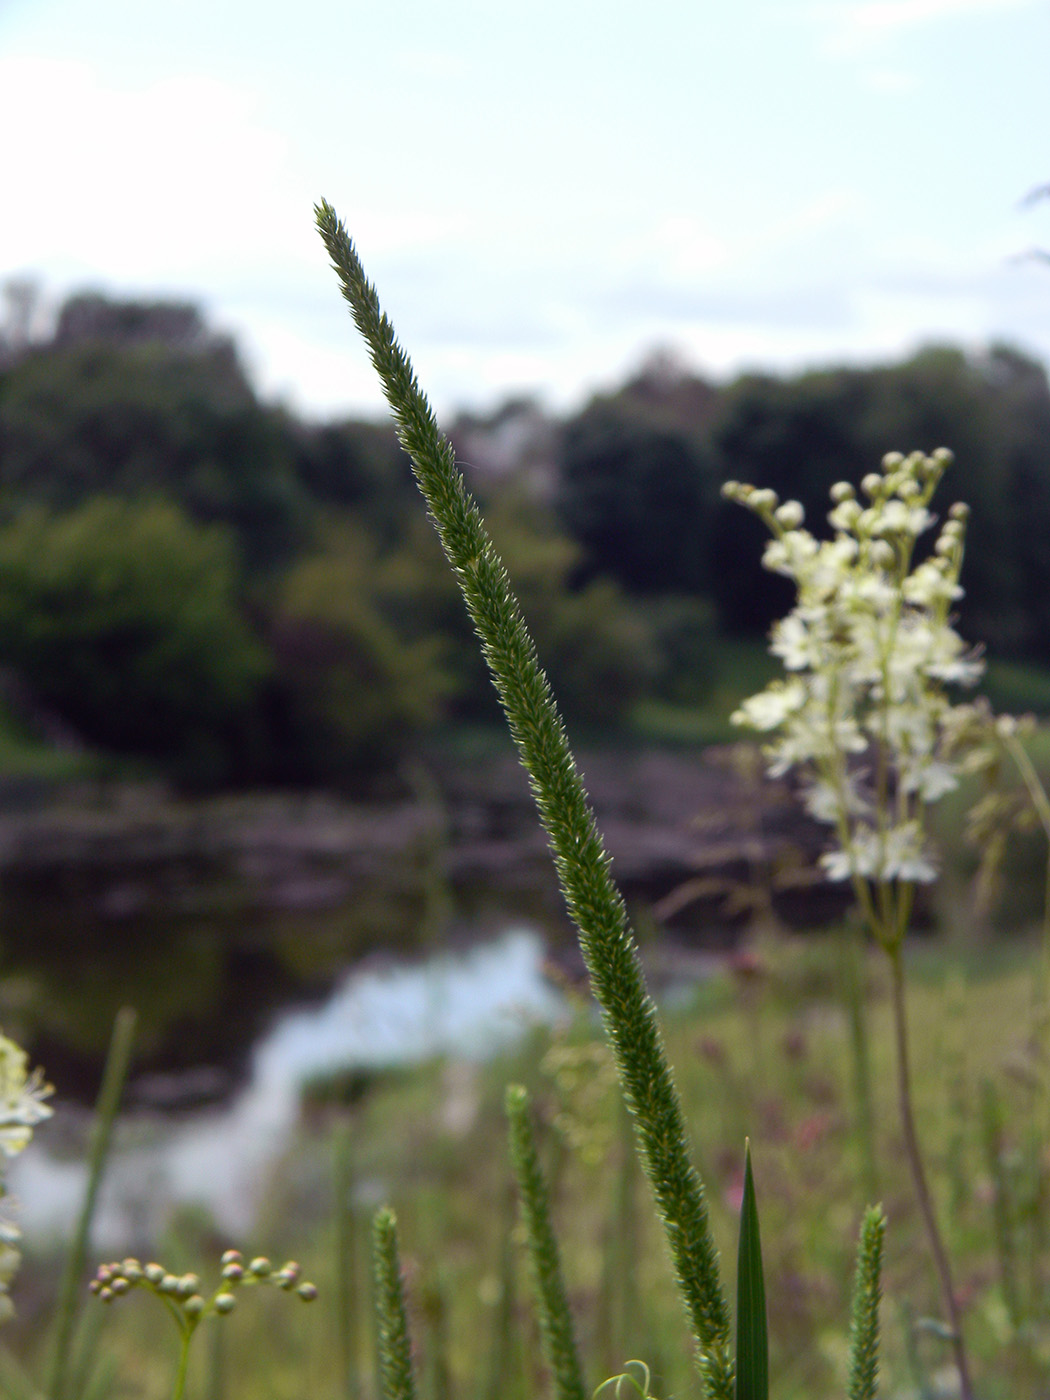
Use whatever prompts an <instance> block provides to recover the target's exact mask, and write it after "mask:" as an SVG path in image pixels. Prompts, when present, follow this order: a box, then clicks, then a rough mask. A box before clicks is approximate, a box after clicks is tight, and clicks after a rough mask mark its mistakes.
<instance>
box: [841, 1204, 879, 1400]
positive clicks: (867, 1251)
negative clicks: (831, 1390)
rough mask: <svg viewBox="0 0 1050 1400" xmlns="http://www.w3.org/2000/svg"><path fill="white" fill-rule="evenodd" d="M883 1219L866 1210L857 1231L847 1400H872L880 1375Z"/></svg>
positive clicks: (875, 1208)
mask: <svg viewBox="0 0 1050 1400" xmlns="http://www.w3.org/2000/svg"><path fill="white" fill-rule="evenodd" d="M885 1238H886V1217H885V1215H884V1214H883V1213H882V1208H881V1206H869V1207H868V1209H867V1210H866V1211H865V1212H864V1220H863V1221H862V1223H861V1227H860V1247H859V1249H858V1251H857V1270H856V1273H855V1275H854V1279H853V1311H852V1319H851V1322H850V1331H849V1400H875V1394H876V1386H877V1383H878V1374H879V1301H880V1299H881V1297H882V1248H883V1243H884V1241H885Z"/></svg>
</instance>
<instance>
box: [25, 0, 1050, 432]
mask: <svg viewBox="0 0 1050 1400" xmlns="http://www.w3.org/2000/svg"><path fill="white" fill-rule="evenodd" d="M1048 58H1050V5H1048V3H1047V0H733V3H731V4H730V3H726V0H719V3H714V0H646V3H644V4H642V3H641V0H632V3H617V0H600V3H599V0H529V3H528V4H527V5H526V4H523V3H520V0H519V3H509V2H508V0H296V2H295V3H294V4H290V3H285V4H282V5H281V6H279V7H278V6H272V5H270V4H268V3H266V0H251V3H248V0H170V3H168V4H164V5H161V4H155V3H149V2H148V0H0V125H2V130H3V133H4V136H3V163H2V167H0V168H2V177H0V180H2V183H0V279H5V278H7V277H9V276H11V275H15V274H18V275H24V274H32V275H34V276H36V277H38V278H39V279H40V281H41V283H42V285H43V287H44V289H45V291H46V292H47V293H48V294H49V296H51V297H52V299H57V298H58V297H59V296H61V295H62V294H64V293H65V292H67V291H70V290H73V289H78V288H83V287H92V288H100V289H102V290H104V291H106V292H109V293H112V294H114V295H149V296H155V295H165V296H167V295H170V296H177V297H182V298H191V299H193V300H197V301H199V302H200V303H201V304H202V305H203V306H204V308H205V309H206V311H207V313H208V315H209V317H210V318H211V319H212V321H213V322H214V323H215V324H216V325H218V326H219V327H221V328H224V329H227V330H230V331H233V332H234V333H235V334H236V335H237V337H238V339H239V341H240V343H241V345H242V348H243V351H244V353H245V356H246V359H247V362H248V364H249V366H250V368H251V370H252V371H253V373H254V375H255V377H256V380H257V382H258V383H259V385H260V387H261V388H262V389H263V391H264V392H265V393H267V394H268V395H271V396H276V397H280V398H283V399H285V400H286V401H288V402H289V403H290V404H291V405H292V406H293V407H295V408H297V409H299V410H303V411H309V412H311V413H316V414H325V415H327V414H334V413H343V412H350V411H353V412H359V411H361V410H363V409H368V410H371V409H374V408H377V407H378V405H379V402H380V400H379V396H378V392H377V390H376V388H375V386H374V381H373V376H372V371H371V369H370V367H369V365H368V363H367V360H366V358H365V355H364V352H363V351H362V350H361V349H360V348H359V346H358V344H357V343H356V340H355V333H354V331H353V328H352V325H351V323H350V320H349V317H348V314H347V312H346V311H345V309H344V305H343V303H342V301H341V299H340V297H339V295H338V292H337V289H336V286H335V282H334V279H333V277H332V274H331V273H330V272H329V271H328V270H327V268H326V264H325V258H324V253H323V250H322V248H321V245H320V241H319V239H318V238H317V236H316V234H315V233H314V231H313V219H312V205H313V202H314V201H315V200H316V199H317V198H319V197H320V196H322V195H323V196H325V197H327V198H328V199H329V200H331V202H332V203H333V204H334V205H335V206H336V208H337V209H338V211H339V213H340V214H341V215H342V217H343V219H344V220H345V222H346V223H347V225H348V227H349V229H350V231H351V233H352V234H353V236H354V237H355V239H356V241H357V244H358V247H359V250H360V252H361V255H362V258H363V259H364V262H365V266H366V268H367V270H368V272H369V274H370V275H371V277H372V278H373V279H374V280H375V281H376V282H377V283H378V286H379V291H380V295H381V297H382V298H383V301H384V303H385V305H386V308H387V310H388V312H389V313H390V315H391V317H392V319H393V321H394V324H395V326H396V327H397V329H398V332H399V334H400V336H401V338H402V340H403V341H404V342H405V344H406V346H407V348H408V349H409V352H410V354H411V355H412V356H413V358H414V360H415V363H416V368H417V371H418V372H419V375H420V378H421V380H422V382H423V385H424V387H425V388H427V389H428V390H429V391H430V392H431V394H432V396H433V397H434V399H435V401H436V403H437V404H438V406H439V408H440V409H442V410H444V411H445V412H450V411H451V410H452V409H454V408H456V407H466V406H469V407H473V408H486V407H490V406H492V405H493V404H494V403H495V402H497V401H498V399H499V398H500V397H502V396H503V395H505V394H508V393H511V392H518V391H529V392H537V393H539V394H540V395H541V396H542V397H543V399H544V400H545V401H546V402H547V403H548V404H549V405H550V406H551V407H556V408H562V407H566V406H568V405H571V404H574V403H577V402H579V401H580V400H581V399H582V398H583V397H584V396H585V395H586V394H587V393H588V392H590V391H591V390H593V389H594V388H596V387H600V386H602V385H606V386H608V385H612V384H613V383H615V382H616V381H617V380H618V379H619V378H621V377H622V376H623V375H624V374H625V373H626V372H627V371H628V370H629V369H631V368H633V367H635V366H637V365H638V363H639V362H640V361H641V359H642V358H643V357H644V355H645V354H646V352H647V351H650V350H651V349H652V348H653V347H655V346H671V347H676V348H677V349H678V350H679V351H680V352H681V353H682V355H683V356H684V357H685V358H686V359H687V360H688V361H689V362H690V363H691V364H693V365H694V366H696V367H697V368H698V369H700V370H702V371H705V372H707V373H710V374H714V375H718V376H723V375H725V374H727V373H730V372H733V371H736V370H738V369H740V368H742V367H769V368H792V369H794V368H798V367H802V366H810V365H820V364H828V363H832V362H842V361H845V360H849V361H852V362H866V361H872V360H876V359H886V358H889V357H892V356H896V355H899V354H900V353H901V352H903V351H906V350H908V349H910V348H913V347H914V346H916V345H918V344H921V343H924V342H929V341H931V340H942V341H943V340H950V341H953V342H957V343H961V344H964V345H968V346H970V345H978V344H981V343H984V342H986V341H987V340H989V339H992V338H999V339H1006V340H1009V341H1010V342H1012V343H1014V344H1017V345H1019V346H1020V347H1021V348H1023V349H1027V350H1029V351H1030V352H1034V353H1036V354H1037V355H1039V356H1040V357H1041V358H1043V359H1044V360H1050V264H1046V263H1041V262H1039V261H1037V260H1034V259H1029V260H1024V259H1023V258H1020V259H1019V258H1018V257H1017V255H1018V254H1023V253H1024V252H1025V251H1026V250H1028V249H1030V248H1032V247H1035V246H1039V245H1042V246H1045V247H1047V248H1050V200H1046V201H1040V202H1037V203H1035V204H1032V205H1031V206H1029V207H1022V206H1021V201H1022V199H1023V197H1024V195H1025V194H1026V193H1027V192H1028V191H1029V190H1031V189H1032V188H1033V187H1034V186H1037V185H1039V184H1042V183H1045V182H1047V181H1050V139H1048V136H1050V82H1048V80H1047V69H1048Z"/></svg>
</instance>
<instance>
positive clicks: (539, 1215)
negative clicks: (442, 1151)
mask: <svg viewBox="0 0 1050 1400" xmlns="http://www.w3.org/2000/svg"><path fill="white" fill-rule="evenodd" d="M507 1118H508V1119H509V1122H510V1160H511V1165H512V1166H513V1168H514V1176H515V1179H516V1180H517V1183H518V1196H519V1199H520V1202H521V1216H522V1221H523V1222H524V1225H525V1236H526V1239H527V1240H528V1246H529V1264H530V1267H531V1271H532V1282H533V1289H534V1292H535V1295H536V1311H537V1313H538V1315H539V1320H540V1332H541V1335H542V1337H543V1350H544V1355H545V1357H546V1360H547V1365H548V1366H549V1367H550V1371H551V1375H552V1377H553V1380H554V1393H555V1396H556V1397H557V1400H585V1397H584V1388H583V1376H582V1373H581V1371H580V1360H579V1357H578V1355H577V1353H576V1337H575V1331H574V1328H573V1322H572V1312H571V1311H570V1308H569V1299H568V1296H567V1295H566V1292H565V1282H564V1280H563V1278H562V1267H561V1256H560V1254H559V1251H558V1241H557V1238H556V1236H555V1233H554V1226H553V1223H552V1221H551V1209H550V1196H549V1192H548V1189H547V1183H546V1181H545V1180H544V1177H543V1171H542V1169H541V1168H540V1162H539V1157H538V1155H537V1152H536V1144H535V1142H534V1140H533V1134H532V1124H531V1122H530V1120H529V1098H528V1095H527V1094H526V1092H525V1090H524V1089H523V1088H522V1087H521V1086H520V1085H512V1086H511V1087H510V1088H509V1089H508V1090H507Z"/></svg>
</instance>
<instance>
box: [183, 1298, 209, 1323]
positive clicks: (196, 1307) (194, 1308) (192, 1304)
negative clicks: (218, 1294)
mask: <svg viewBox="0 0 1050 1400" xmlns="http://www.w3.org/2000/svg"><path fill="white" fill-rule="evenodd" d="M182 1306H183V1307H184V1308H185V1309H186V1311H187V1313H189V1315H190V1317H200V1315H201V1313H202V1312H203V1311H204V1299H203V1298H202V1297H201V1295H200V1294H199V1293H193V1294H191V1295H190V1297H188V1298H187V1299H186V1301H185V1303H183V1305H182Z"/></svg>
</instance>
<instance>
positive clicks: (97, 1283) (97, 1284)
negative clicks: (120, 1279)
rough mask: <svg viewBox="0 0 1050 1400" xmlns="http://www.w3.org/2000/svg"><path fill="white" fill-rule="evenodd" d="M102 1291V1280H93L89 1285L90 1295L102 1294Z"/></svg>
mask: <svg viewBox="0 0 1050 1400" xmlns="http://www.w3.org/2000/svg"><path fill="white" fill-rule="evenodd" d="M101 1291H102V1280H101V1279H97V1278H93V1279H92V1280H91V1282H90V1283H89V1284H88V1292H89V1293H100V1292H101Z"/></svg>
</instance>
